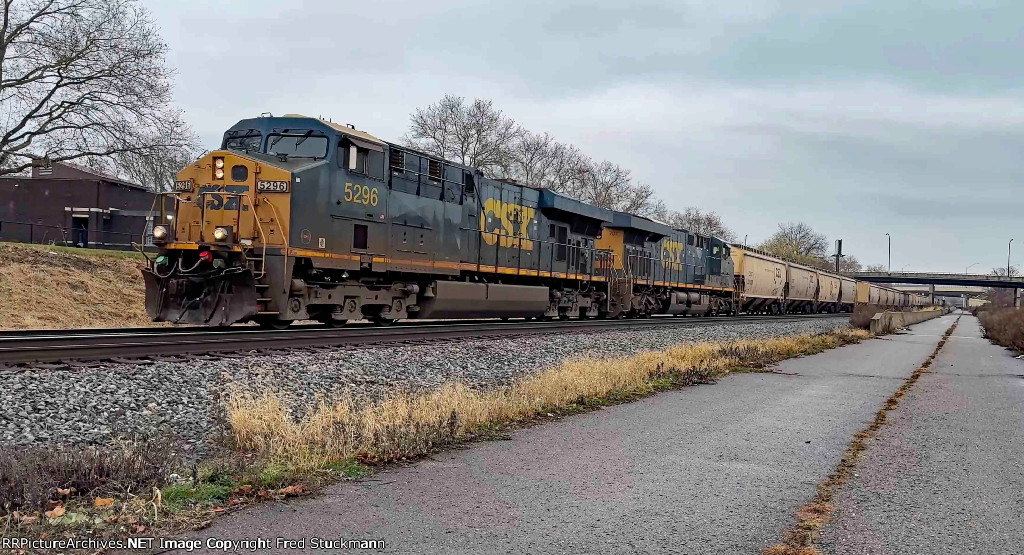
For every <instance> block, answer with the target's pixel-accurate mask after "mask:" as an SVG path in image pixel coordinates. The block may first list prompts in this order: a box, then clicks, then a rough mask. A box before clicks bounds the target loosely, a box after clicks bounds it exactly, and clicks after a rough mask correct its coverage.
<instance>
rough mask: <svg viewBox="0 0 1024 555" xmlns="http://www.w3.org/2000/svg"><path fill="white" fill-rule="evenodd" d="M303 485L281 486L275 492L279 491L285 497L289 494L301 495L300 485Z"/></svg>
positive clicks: (301, 485)
mask: <svg viewBox="0 0 1024 555" xmlns="http://www.w3.org/2000/svg"><path fill="white" fill-rule="evenodd" d="M304 485H305V484H295V485H293V486H288V487H286V488H281V489H279V490H277V493H280V494H281V495H284V496H285V497H287V496H289V495H302V487H303V486H304Z"/></svg>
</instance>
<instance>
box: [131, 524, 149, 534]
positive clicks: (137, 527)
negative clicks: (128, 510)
mask: <svg viewBox="0 0 1024 555" xmlns="http://www.w3.org/2000/svg"><path fill="white" fill-rule="evenodd" d="M145 531H146V525H145V524H133V525H132V533H133V534H141V533H143V532H145Z"/></svg>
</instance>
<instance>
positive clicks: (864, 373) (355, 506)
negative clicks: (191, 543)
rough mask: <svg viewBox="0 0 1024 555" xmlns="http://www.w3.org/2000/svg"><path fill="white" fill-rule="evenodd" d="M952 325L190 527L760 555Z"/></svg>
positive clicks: (443, 544) (414, 542)
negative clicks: (858, 434)
mask: <svg viewBox="0 0 1024 555" xmlns="http://www.w3.org/2000/svg"><path fill="white" fill-rule="evenodd" d="M950 324H951V319H950V318H949V317H943V318H939V319H936V320H932V321H929V322H925V323H922V324H919V325H917V326H915V327H914V329H913V330H912V331H911V332H909V333H907V334H903V335H897V336H892V337H890V338H886V339H884V340H875V341H868V342H865V343H861V344H859V345H851V346H847V347H843V348H840V349H835V350H831V351H827V352H824V353H821V354H818V355H815V356H811V357H805V358H800V359H794V360H789V361H786V362H783V363H782V364H780V365H779V366H778V368H777V372H775V373H761V374H743V375H733V376H729V377H726V378H725V379H722V380H721V381H719V383H717V384H716V385H713V386H701V387H690V388H683V389H680V390H676V391H670V392H665V393H661V394H659V395H655V396H653V397H650V398H647V399H644V400H641V401H638V402H635V403H629V404H624V405H618V406H614V407H609V408H606V409H604V410H600V411H596V412H592V413H587V414H581V415H576V416H573V417H569V418H566V419H564V420H563V421H560V422H556V423H551V424H547V425H542V426H536V427H533V428H529V429H526V430H521V431H519V432H516V433H515V434H513V436H512V437H511V439H510V440H509V441H502V442H484V443H479V444H476V445H472V446H469V447H468V448H466V449H463V450H457V451H450V452H445V453H440V454H438V455H436V456H434V457H431V458H429V459H427V460H424V461H421V462H419V463H417V464H411V465H408V466H403V467H396V468H391V469H387V470H385V471H383V472H382V473H380V474H379V475H377V476H376V477H375V479H373V480H367V481H362V482H357V483H346V484H339V485H337V486H333V487H331V488H329V489H328V491H327V492H326V493H325V494H324V495H320V496H317V497H315V498H309V499H301V500H296V501H292V502H289V503H288V504H283V503H277V504H271V505H267V506H260V507H253V508H250V509H246V510H244V511H241V512H239V513H236V514H233V515H229V516H227V517H224V518H222V519H218V520H217V521H215V522H214V523H213V525H212V526H211V527H210V528H209V529H207V530H203V531H200V532H196V533H194V534H193V536H192V537H193V538H195V539H204V540H205V538H207V537H216V538H220V539H246V538H254V537H256V536H257V535H258V534H262V535H263V536H264V537H271V538H273V537H277V536H281V537H286V538H293V539H299V538H310V537H320V538H323V537H327V538H349V539H352V538H363V539H380V538H383V539H384V540H385V541H386V542H388V549H387V552H390V553H673V554H676V553H701V554H716V553H720V554H729V555H733V554H737V553H751V554H754V553H758V552H759V551H760V549H762V548H764V547H766V546H768V545H770V544H771V543H774V542H775V541H776V540H777V539H778V538H779V535H780V533H781V531H782V529H783V528H785V527H786V526H787V525H789V524H790V522H791V520H792V515H793V514H794V511H795V510H796V508H797V507H798V506H799V505H800V504H802V503H804V502H805V501H806V500H807V499H809V498H810V497H811V496H812V495H813V493H814V491H815V486H816V484H817V483H818V482H819V481H821V480H822V479H823V478H824V477H825V476H827V475H828V473H829V472H830V471H831V470H832V469H833V468H834V466H835V464H836V463H837V462H838V460H839V458H840V457H841V455H842V453H843V451H844V450H845V448H846V446H847V444H848V443H849V441H850V439H851V438H852V436H853V435H854V434H855V433H856V432H857V431H858V430H860V429H862V428H863V427H864V426H865V425H866V423H867V422H868V421H869V420H870V419H871V418H872V417H873V415H874V413H875V412H876V411H877V410H878V408H879V407H880V406H881V405H882V403H883V402H884V400H885V399H886V398H887V397H888V396H889V395H890V394H891V393H892V391H894V390H895V389H897V388H898V387H899V385H900V383H901V382H902V380H903V379H905V378H906V377H908V376H909V375H910V374H911V373H912V372H913V371H914V369H915V368H916V367H917V366H919V365H920V364H921V362H923V361H924V359H925V358H927V356H928V355H929V354H930V353H931V352H932V350H933V349H934V347H935V345H936V343H937V342H938V340H939V335H940V334H941V333H942V332H943V331H944V330H945V329H946V328H947V327H948V326H949V325H950ZM261 531H262V532H261ZM229 552H230V551H229ZM242 552H243V551H238V553H242ZM271 552H277V551H275V550H271Z"/></svg>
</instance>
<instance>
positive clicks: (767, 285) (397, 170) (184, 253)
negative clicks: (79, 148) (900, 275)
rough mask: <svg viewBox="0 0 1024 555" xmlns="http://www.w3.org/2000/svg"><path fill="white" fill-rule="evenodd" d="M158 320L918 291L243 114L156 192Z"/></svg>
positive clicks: (640, 311)
mask: <svg viewBox="0 0 1024 555" xmlns="http://www.w3.org/2000/svg"><path fill="white" fill-rule="evenodd" d="M156 206H158V207H159V208H158V210H159V212H160V214H159V222H161V224H162V225H157V226H155V227H154V229H153V238H154V242H155V243H156V244H157V245H158V247H159V253H158V256H156V257H152V258H150V259H149V261H148V264H147V267H146V268H145V269H144V270H143V276H144V279H145V282H146V309H147V311H148V313H149V315H150V316H151V317H152V318H153V319H154V320H156V321H170V322H180V323H194V324H205V325H229V324H232V323H235V322H242V321H256V322H259V323H260V324H262V325H265V326H269V327H284V326H287V325H288V324H290V323H291V322H292V321H295V320H306V319H315V320H319V321H321V322H323V323H324V324H326V325H331V326H337V325H342V324H344V323H345V322H346V321H348V320H353V319H363V318H369V319H372V320H374V321H376V322H378V323H379V324H382V325H384V324H388V323H391V322H394V321H395V320H399V319H405V318H412V319H415V318H420V319H424V318H476V317H498V318H512V317H525V318H541V319H548V318H563V319H564V318H569V317H580V318H594V317H597V318H617V317H647V316H650V315H652V314H674V315H685V314H699V315H712V314H737V313H739V312H740V311H744V312H772V313H780V312H793V311H806V312H811V311H814V312H821V311H833V312H837V311H842V310H851V309H852V306H853V304H854V303H856V302H872V303H874V304H879V305H889V306H907V305H910V304H917V303H918V302H919V301H920V299H918V298H910V297H908V296H906V295H905V294H903V293H900V292H898V291H894V290H890V289H885V288H881V287H877V286H874V285H868V284H866V283H856V282H853V281H852V280H850V279H849V278H845V277H842V276H838V275H835V274H829V273H827V272H821V271H819V270H815V269H813V268H808V267H804V266H800V265H797V264H792V263H788V262H786V261H783V260H780V259H778V258H774V257H771V256H769V255H767V254H764V253H760V252H757V251H754V250H751V249H745V248H739V247H736V246H734V245H729V244H728V243H726V242H725V241H723V240H721V239H718V238H715V237H707V236H703V235H700V234H696V233H691V232H689V231H686V230H679V229H673V228H671V227H669V226H666V225H664V224H661V223H658V222H655V221H652V220H649V219H646V218H642V217H640V216H636V215H632V214H627V213H623V212H615V211H611V210H606V209H603V208H598V207H595V206H591V205H588V204H585V203H582V202H579V201H577V200H574V199H571V198H568V197H566V196H563V195H559V194H557V193H555V192H553V191H550V190H545V189H536V188H532V187H528V186H525V185H522V184H519V183H515V182H511V181H502V180H494V179H489V178H486V177H484V176H483V175H482V174H481V172H480V171H478V170H476V169H475V168H471V167H467V166H464V165H461V164H456V163H452V162H449V161H447V160H443V159H440V158H438V157H434V156H431V155H428V154H426V153H423V152H418V151H416V150H413V149H410V148H407V147H404V146H401V145H398V144H393V143H388V142H386V141H382V140H380V139H378V138H376V137H374V136H372V135H370V134H368V133H366V132H363V131H359V130H356V129H354V128H352V127H351V126H343V125H338V124H335V123H332V122H329V121H325V120H321V119H314V118H309V117H305V116H300V115H286V116H283V117H260V118H253V119H246V120H242V121H240V122H238V123H237V124H235V125H234V126H232V127H231V128H230V129H229V130H228V131H227V132H226V133H225V134H224V139H223V143H222V145H221V149H220V150H217V151H213V152H211V153H209V154H208V155H206V156H204V157H203V158H201V159H200V160H198V161H197V162H196V163H194V164H192V165H190V166H188V167H187V168H185V169H183V170H182V171H180V172H179V173H178V175H177V179H176V181H175V184H174V189H173V191H171V192H169V193H164V194H163V198H161V199H160V201H159V202H158V203H157V205H156Z"/></svg>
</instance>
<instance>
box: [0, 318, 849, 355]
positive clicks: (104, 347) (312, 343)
mask: <svg viewBox="0 0 1024 555" xmlns="http://www.w3.org/2000/svg"><path fill="white" fill-rule="evenodd" d="M842 317H845V315H836V314H802V315H787V316H753V315H752V316H741V317H737V318H725V317H721V318H718V317H712V318H671V317H662V318H650V319H644V320H556V321H551V322H537V321H510V322H500V321H494V320H482V321H460V322H451V321H437V322H429V323H418V322H408V323H399V324H396V325H394V326H390V327H376V326H371V325H360V324H355V325H353V326H351V327H344V328H323V327H319V326H298V327H294V328H289V329H284V330H265V329H261V328H257V327H247V326H236V327H228V328H197V327H191V328H172V327H152V328H115V329H73V330H18V331H5V332H0V366H2V365H17V364H26V363H32V364H37V365H42V366H43V367H46V366H45V363H52V362H65V363H66V362H67V361H74V362H76V363H77V362H80V361H99V360H113V361H123V360H131V359H152V358H160V357H180V356H194V355H201V354H204V353H231V352H236V351H245V352H251V351H254V350H255V351H263V350H273V349H290V348H302V347H325V346H340V345H368V344H381V343H393V342H401V343H406V342H419V341H428V340H431V341H436V340H453V339H466V338H477V337H514V336H521V335H534V334H550V333H562V332H571V331H595V330H615V329H636V328H639V327H660V326H665V327H683V328H685V327H702V326H711V325H733V324H746V323H760V322H772V321H780V320H801V319H819V318H842ZM64 365H66V364H63V365H53V366H54V367H58V366H64Z"/></svg>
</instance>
